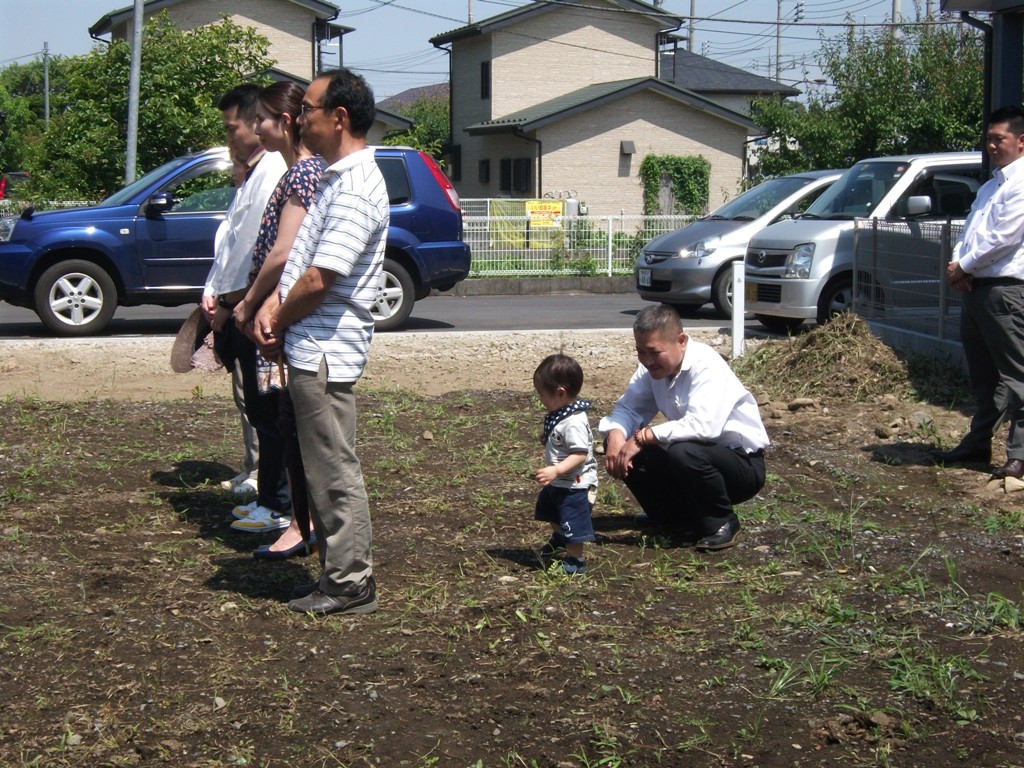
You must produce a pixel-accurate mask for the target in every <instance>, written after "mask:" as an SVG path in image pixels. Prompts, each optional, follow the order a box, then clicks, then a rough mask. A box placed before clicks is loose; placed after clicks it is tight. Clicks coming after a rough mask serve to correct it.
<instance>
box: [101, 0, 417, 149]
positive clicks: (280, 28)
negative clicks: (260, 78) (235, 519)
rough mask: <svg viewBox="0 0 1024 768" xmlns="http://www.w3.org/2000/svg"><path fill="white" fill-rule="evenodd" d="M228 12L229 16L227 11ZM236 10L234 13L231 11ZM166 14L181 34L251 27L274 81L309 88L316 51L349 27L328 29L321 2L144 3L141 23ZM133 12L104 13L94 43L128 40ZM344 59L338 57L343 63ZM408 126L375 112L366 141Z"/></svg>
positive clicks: (333, 12) (328, 11)
mask: <svg viewBox="0 0 1024 768" xmlns="http://www.w3.org/2000/svg"><path fill="white" fill-rule="evenodd" d="M225 6H229V7H230V8H231V9H232V10H230V11H229V10H227V9H226V8H225ZM236 8H237V9H238V10H235V9H236ZM161 11H167V13H168V15H170V17H171V21H173V22H174V24H175V25H176V26H177V27H179V28H180V29H186V30H187V29H195V28H196V27H201V26H203V25H204V24H213V23H215V22H217V21H220V19H221V17H222V16H223V15H225V14H226V15H227V16H229V17H230V18H231V20H232V21H233V22H234V23H236V24H238V25H239V26H243V27H251V28H253V29H255V30H256V31H257V32H259V33H260V34H261V35H263V36H264V37H266V38H267V39H268V40H269V41H270V56H271V58H273V59H276V60H277V66H275V67H274V69H273V70H272V71H271V72H270V75H271V76H272V77H273V78H274V79H275V80H290V81H292V82H295V83H298V84H299V85H302V86H306V85H308V84H309V83H310V82H311V81H312V80H313V78H315V77H316V76H317V74H319V73H320V72H321V71H323V67H322V62H321V58H320V46H321V45H322V44H323V43H325V42H329V41H331V40H335V39H337V40H338V41H339V47H340V45H341V42H340V41H341V38H342V36H343V35H345V34H346V33H348V32H352V31H353V28H352V27H345V26H341V25H338V24H331V23H330V21H331V19H333V18H335V17H336V16H337V15H338V7H337V6H336V5H333V4H331V3H325V2H320V0H246V2H245V3H224V2H222V1H221V0H147V1H146V2H145V3H144V4H143V15H144V18H145V19H147V20H148V19H149V17H150V16H153V15H154V14H157V13H160V12H161ZM133 19H134V7H133V6H130V7H128V8H122V9H121V10H118V11H113V12H111V13H108V14H107V15H106V16H104V17H103V18H102V19H100V20H99V21H97V22H96V23H95V24H93V25H92V26H91V27H90V28H89V34H90V35H92V36H93V37H94V38H96V39H101V36H102V35H110V36H111V38H112V39H115V40H123V39H127V38H128V37H129V36H130V35H131V34H132V22H133ZM343 60H344V57H343V55H342V61H343ZM411 125H412V122H411V121H410V120H407V119H405V118H404V117H400V116H398V115H396V114H393V113H391V112H388V111H385V110H378V111H377V120H376V121H375V122H374V124H373V127H372V128H371V129H370V132H369V134H367V141H368V142H369V143H371V144H379V143H380V141H381V139H383V137H384V136H385V134H387V133H390V132H392V131H396V130H397V131H400V130H405V129H407V128H409V127H410V126H411Z"/></svg>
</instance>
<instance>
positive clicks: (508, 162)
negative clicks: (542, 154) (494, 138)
mask: <svg viewBox="0 0 1024 768" xmlns="http://www.w3.org/2000/svg"><path fill="white" fill-rule="evenodd" d="M532 176H533V161H532V160H531V159H530V158H528V157H517V158H516V159H514V160H513V159H511V158H508V157H505V158H502V160H501V164H500V166H499V170H498V189H499V190H500V191H502V192H531V191H532V190H533V185H532Z"/></svg>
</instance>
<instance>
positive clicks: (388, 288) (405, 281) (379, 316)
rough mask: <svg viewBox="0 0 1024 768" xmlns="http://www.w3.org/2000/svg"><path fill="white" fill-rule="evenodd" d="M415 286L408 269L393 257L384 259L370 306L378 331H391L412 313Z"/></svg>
mask: <svg viewBox="0 0 1024 768" xmlns="http://www.w3.org/2000/svg"><path fill="white" fill-rule="evenodd" d="M415 301H416V286H415V285H414V284H413V282H412V277H410V276H409V272H408V270H406V268H405V267H403V266H402V265H401V264H399V263H398V262H397V261H395V260H394V259H388V258H385V259H384V269H383V271H382V272H381V276H380V286H379V287H378V288H377V299H376V300H375V301H374V302H373V306H371V307H370V314H372V315H373V325H374V328H376V329H377V330H378V331H392V330H394V329H395V328H397V327H398V326H400V325H401V324H402V323H404V322H405V321H406V319H407V318H408V317H409V315H410V314H412V305H413V304H414V303H415Z"/></svg>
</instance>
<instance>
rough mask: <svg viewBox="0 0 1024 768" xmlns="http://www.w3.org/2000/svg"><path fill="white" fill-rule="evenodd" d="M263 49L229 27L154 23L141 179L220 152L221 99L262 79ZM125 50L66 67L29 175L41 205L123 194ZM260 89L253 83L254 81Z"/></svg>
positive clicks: (145, 76)
mask: <svg viewBox="0 0 1024 768" xmlns="http://www.w3.org/2000/svg"><path fill="white" fill-rule="evenodd" d="M268 49H269V42H268V41H267V39H266V38H265V37H263V36H262V35H260V34H258V33H256V32H255V31H254V30H252V29H249V28H244V27H241V26H239V25H237V24H235V23H234V22H232V21H231V20H230V19H228V18H226V17H225V18H223V19H222V20H221V21H219V22H216V23H214V24H209V25H206V26H203V27H198V28H196V29H193V30H189V31H182V30H180V29H178V28H177V27H175V26H174V25H173V24H172V23H171V21H170V18H169V17H168V15H167V14H166V12H165V13H161V14H159V15H158V16H156V17H155V18H154V19H152V20H151V21H150V22H148V23H147V24H146V28H145V30H144V34H143V44H142V73H141V81H140V107H139V142H138V159H137V165H138V168H139V170H140V173H141V172H143V171H147V170H150V169H152V168H155V167H156V166H158V165H160V164H162V163H164V162H166V161H168V160H170V159H171V158H174V157H176V156H178V155H181V154H183V153H185V152H189V151H193V150H197V149H205V148H206V147H210V146H213V145H216V144H219V143H223V141H224V137H223V129H222V126H221V120H220V113H219V112H218V111H217V109H216V104H217V100H218V98H219V97H220V95H221V94H222V93H224V92H225V91H226V90H228V89H229V88H231V87H233V86H235V85H237V84H238V83H239V82H242V81H244V80H253V79H257V81H259V80H258V78H254V77H253V73H260V72H265V71H266V70H267V69H268V68H269V67H270V66H271V65H272V63H273V62H272V60H271V59H269V58H267V51H268ZM130 57H131V46H130V44H129V43H128V42H127V41H123V40H115V41H113V42H112V43H111V44H110V45H109V46H108V47H106V48H100V47H97V48H94V49H93V50H92V51H91V52H90V53H88V54H86V55H84V56H76V57H71V58H69V59H67V60H66V61H65V67H66V69H65V72H64V76H65V78H66V80H65V82H64V89H63V91H62V92H61V93H60V94H58V96H57V97H56V98H53V97H51V110H50V112H51V120H50V128H49V130H48V131H47V132H46V134H45V135H44V137H43V139H42V141H40V142H39V143H38V145H37V151H36V152H35V153H34V156H33V157H32V159H31V166H32V167H30V168H29V170H33V171H35V174H34V178H35V181H36V183H37V185H38V189H39V190H40V191H41V193H42V194H43V195H44V196H53V197H58V196H62V197H73V198H92V199H98V198H101V197H103V196H105V195H107V194H109V193H111V192H113V191H114V190H116V189H118V188H119V187H121V186H122V185H123V182H124V163H125V153H126V139H127V123H128V77H129V63H130ZM259 82H262V81H259Z"/></svg>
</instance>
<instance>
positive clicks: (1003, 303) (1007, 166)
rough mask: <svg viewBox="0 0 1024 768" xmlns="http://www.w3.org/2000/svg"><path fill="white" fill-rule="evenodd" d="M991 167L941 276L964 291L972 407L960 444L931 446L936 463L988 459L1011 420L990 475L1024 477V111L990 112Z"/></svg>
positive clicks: (963, 338)
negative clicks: (942, 447) (1001, 429)
mask: <svg viewBox="0 0 1024 768" xmlns="http://www.w3.org/2000/svg"><path fill="white" fill-rule="evenodd" d="M985 146H986V149H987V150H988V156H989V159H990V160H991V162H992V166H993V168H995V171H994V172H993V174H992V178H991V179H989V180H988V181H987V182H985V184H983V185H982V187H981V189H979V190H978V196H977V197H976V198H975V200H974V204H973V205H972V206H971V213H970V215H969V216H968V217H967V221H966V222H965V224H964V229H963V234H962V235H961V237H960V240H959V241H958V242H957V244H956V245H955V246H954V248H953V261H951V262H950V263H949V267H948V268H947V271H946V279H947V281H948V282H949V285H950V286H951V287H953V288H954V289H956V290H958V291H962V292H963V303H964V306H963V312H962V313H961V315H960V340H961V342H962V343H963V348H964V355H965V357H966V358H967V371H968V374H969V376H970V381H971V391H972V392H973V393H974V399H975V403H976V404H977V409H976V411H975V413H974V416H973V417H972V418H971V426H970V429H969V430H968V432H967V434H966V435H965V436H964V438H963V439H962V440H961V441H960V443H959V445H957V446H956V447H955V448H953V449H952V450H950V451H934V452H933V453H932V456H933V457H934V459H935V461H936V463H939V464H970V463H980V464H988V463H989V462H990V461H991V459H992V435H993V433H994V432H995V430H996V428H997V427H998V426H999V424H1000V423H1001V422H1002V421H1003V420H1004V419H1005V420H1006V421H1008V422H1009V423H1010V433H1009V436H1008V437H1007V441H1006V463H1004V464H1003V465H1002V466H1001V467H999V468H997V469H996V470H995V471H994V472H993V473H992V475H993V477H1000V478H1002V477H1015V478H1018V479H1019V478H1021V477H1024V159H1022V158H1024V112H1022V111H1021V109H1020V108H1018V107H1003V108H1002V109H997V110H996V111H995V112H993V113H992V114H991V115H990V116H989V119H988V129H987V131H986V134H985Z"/></svg>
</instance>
